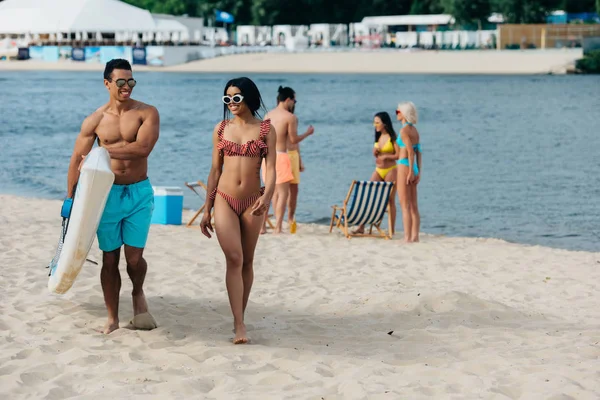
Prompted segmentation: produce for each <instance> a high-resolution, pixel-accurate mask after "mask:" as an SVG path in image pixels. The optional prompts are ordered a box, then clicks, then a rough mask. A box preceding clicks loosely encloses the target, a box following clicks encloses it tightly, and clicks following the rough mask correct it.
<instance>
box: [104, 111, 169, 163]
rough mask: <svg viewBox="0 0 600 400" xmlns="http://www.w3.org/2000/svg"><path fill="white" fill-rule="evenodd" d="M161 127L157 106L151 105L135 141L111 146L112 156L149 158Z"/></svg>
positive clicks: (132, 158)
mask: <svg viewBox="0 0 600 400" xmlns="http://www.w3.org/2000/svg"><path fill="white" fill-rule="evenodd" d="M159 128H160V117H159V115H158V110H157V109H156V108H155V107H149V108H148V111H147V112H146V118H145V119H144V121H143V122H142V125H141V126H140V129H139V130H138V134H137V137H136V139H135V142H132V143H127V144H125V145H124V146H120V147H109V148H107V149H106V150H108V153H109V154H110V158H114V159H116V160H137V159H139V158H147V157H148V156H149V155H150V153H151V152H152V149H153V148H154V145H155V144H156V142H157V141H158V131H159Z"/></svg>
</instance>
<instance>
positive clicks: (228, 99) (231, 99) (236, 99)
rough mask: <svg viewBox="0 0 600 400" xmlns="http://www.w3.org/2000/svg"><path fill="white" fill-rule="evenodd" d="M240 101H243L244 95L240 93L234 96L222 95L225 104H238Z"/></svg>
mask: <svg viewBox="0 0 600 400" xmlns="http://www.w3.org/2000/svg"><path fill="white" fill-rule="evenodd" d="M242 101H244V96H242V95H241V94H236V95H234V96H223V103H225V104H230V103H232V102H233V104H240V103H241V102H242Z"/></svg>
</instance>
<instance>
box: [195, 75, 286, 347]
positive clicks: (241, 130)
mask: <svg viewBox="0 0 600 400" xmlns="http://www.w3.org/2000/svg"><path fill="white" fill-rule="evenodd" d="M223 103H225V104H224V106H223V121H221V122H220V123H218V124H217V125H216V126H215V128H214V131H213V153H212V166H211V169H210V173H209V176H208V193H210V195H209V196H208V197H207V199H206V204H205V205H206V208H205V211H204V216H203V217H202V222H200V227H201V229H202V233H203V234H204V235H205V236H206V237H208V238H210V237H211V234H210V232H214V230H213V227H212V225H211V222H210V219H211V217H210V214H211V210H212V208H213V206H214V208H215V213H214V214H215V230H216V233H217V239H218V240H219V245H220V246H221V249H222V250H223V253H224V254H225V260H226V263H227V273H226V278H225V280H226V285H227V293H228V295H229V304H230V306H231V311H232V313H233V327H234V331H235V338H234V339H233V343H234V344H242V343H247V342H248V337H247V336H246V326H245V325H244V312H245V311H246V305H247V304H248V298H249V297H250V289H251V288H252V282H253V280H254V270H253V261H254V249H255V248H256V243H257V242H258V237H259V233H260V230H261V227H262V221H263V217H262V216H263V214H264V213H265V212H266V211H267V210H268V208H269V203H270V202H271V197H273V192H274V190H275V156H276V152H275V141H276V136H275V129H274V128H273V126H272V125H271V123H270V121H269V120H265V121H262V120H260V119H259V118H258V117H259V115H258V110H259V109H261V108H262V109H263V110H264V105H263V102H262V99H261V96H260V92H259V91H258V88H257V87H256V85H255V84H254V82H252V81H251V80H250V79H248V78H237V79H232V80H230V81H229V82H227V85H225V91H224V96H223ZM230 114H233V119H229V117H230ZM263 158H265V159H266V160H265V161H266V162H265V165H266V180H265V187H261V186H260V184H261V182H260V167H261V161H262V159H263ZM209 231H210V232H209Z"/></svg>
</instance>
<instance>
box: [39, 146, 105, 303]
mask: <svg viewBox="0 0 600 400" xmlns="http://www.w3.org/2000/svg"><path fill="white" fill-rule="evenodd" d="M114 180H115V174H114V173H113V172H112V170H111V169H110V155H109V154H108V151H107V150H106V149H105V148H103V147H96V148H95V149H93V150H92V151H91V152H90V153H89V154H88V155H87V156H86V157H85V160H84V161H83V165H82V166H81V171H80V174H79V181H78V182H77V188H76V190H75V196H74V197H73V205H72V207H71V214H70V216H69V218H68V219H66V220H63V230H62V233H61V240H60V241H59V243H58V249H57V251H56V256H55V257H54V259H53V260H52V262H51V263H50V265H49V268H50V279H49V280H48V289H49V290H50V291H51V292H53V293H58V294H64V293H66V292H67V291H68V290H69V289H70V288H71V286H72V285H73V282H74V281H75V278H77V275H79V272H80V271H81V267H82V266H83V263H84V262H85V259H86V257H87V255H88V253H89V251H90V248H91V247H92V244H93V243H94V239H95V238H96V231H97V230H98V225H99V224H100V219H101V217H102V213H103V212H104V207H105V206H106V200H107V199H108V194H109V193H110V189H111V187H112V185H113V182H114Z"/></svg>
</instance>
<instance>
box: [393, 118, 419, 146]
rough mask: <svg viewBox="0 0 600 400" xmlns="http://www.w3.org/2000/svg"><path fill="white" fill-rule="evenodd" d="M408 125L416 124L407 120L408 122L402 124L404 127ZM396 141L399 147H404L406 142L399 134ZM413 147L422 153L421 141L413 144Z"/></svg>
mask: <svg viewBox="0 0 600 400" xmlns="http://www.w3.org/2000/svg"><path fill="white" fill-rule="evenodd" d="M406 125H409V126H414V124H413V123H411V122H408V121H406V124H402V127H403V128H404V127H405V126H406ZM396 143H398V147H401V148H404V147H405V146H404V142H403V141H402V139H401V138H400V136H398V139H396ZM413 149H414V150H415V151H418V152H419V153H422V151H421V143H417V144H413Z"/></svg>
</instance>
